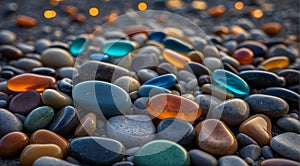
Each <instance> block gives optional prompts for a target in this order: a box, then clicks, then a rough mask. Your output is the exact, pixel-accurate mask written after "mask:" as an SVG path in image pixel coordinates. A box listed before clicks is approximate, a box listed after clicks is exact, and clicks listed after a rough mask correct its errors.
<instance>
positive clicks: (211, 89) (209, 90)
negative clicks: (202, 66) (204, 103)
mask: <svg viewBox="0 0 300 166" xmlns="http://www.w3.org/2000/svg"><path fill="white" fill-rule="evenodd" d="M201 90H202V92H203V93H204V94H211V95H212V96H215V97H218V98H219V99H222V100H225V99H232V98H234V95H233V94H232V93H231V92H229V91H227V90H226V89H225V88H223V87H220V86H216V85H212V84H204V85H202V87H201Z"/></svg>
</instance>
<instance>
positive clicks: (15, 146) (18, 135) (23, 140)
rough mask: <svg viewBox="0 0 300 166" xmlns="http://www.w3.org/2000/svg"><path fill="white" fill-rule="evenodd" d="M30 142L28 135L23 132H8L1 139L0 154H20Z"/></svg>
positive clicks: (2, 155)
mask: <svg viewBox="0 0 300 166" xmlns="http://www.w3.org/2000/svg"><path fill="white" fill-rule="evenodd" d="M28 142H29V138H28V136H27V135H26V134H24V133H22V132H18V131H16V132H11V133H8V134H6V135H4V136H3V137H2V138H1V140H0V156H1V157H12V156H14V155H18V154H19V153H20V152H21V151H22V150H23V148H24V147H25V146H26V145H27V144H28Z"/></svg>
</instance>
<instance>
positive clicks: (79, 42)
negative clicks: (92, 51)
mask: <svg viewBox="0 0 300 166" xmlns="http://www.w3.org/2000/svg"><path fill="white" fill-rule="evenodd" d="M88 44H89V40H88V39H87V38H85V37H78V38H76V39H75V40H73V41H72V43H71V45H70V47H69V51H70V53H71V54H72V55H73V56H75V57H76V56H78V55H79V54H80V53H82V52H84V51H85V50H86V49H87V46H88Z"/></svg>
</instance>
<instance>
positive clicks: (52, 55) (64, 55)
mask: <svg viewBox="0 0 300 166" xmlns="http://www.w3.org/2000/svg"><path fill="white" fill-rule="evenodd" d="M41 58H42V62H43V64H45V65H46V66H52V67H55V68H59V67H65V66H73V65H74V58H73V57H72V55H71V54H70V53H69V52H68V51H66V50H64V49H61V48H48V49H46V50H45V51H44V52H43V53H42V55H41Z"/></svg>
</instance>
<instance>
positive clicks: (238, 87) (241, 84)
mask: <svg viewBox="0 0 300 166" xmlns="http://www.w3.org/2000/svg"><path fill="white" fill-rule="evenodd" d="M212 79H213V80H214V81H215V82H216V83H218V84H219V85H221V86H223V87H225V88H226V89H227V90H228V91H229V92H231V93H232V94H233V95H234V96H235V97H237V98H244V97H246V96H248V95H249V93H250V88H249V86H248V84H247V83H246V82H245V81H244V80H243V79H241V78H240V77H239V76H237V75H235V74H233V73H231V72H229V71H226V70H222V69H217V70H215V71H214V72H213V73H212Z"/></svg>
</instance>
